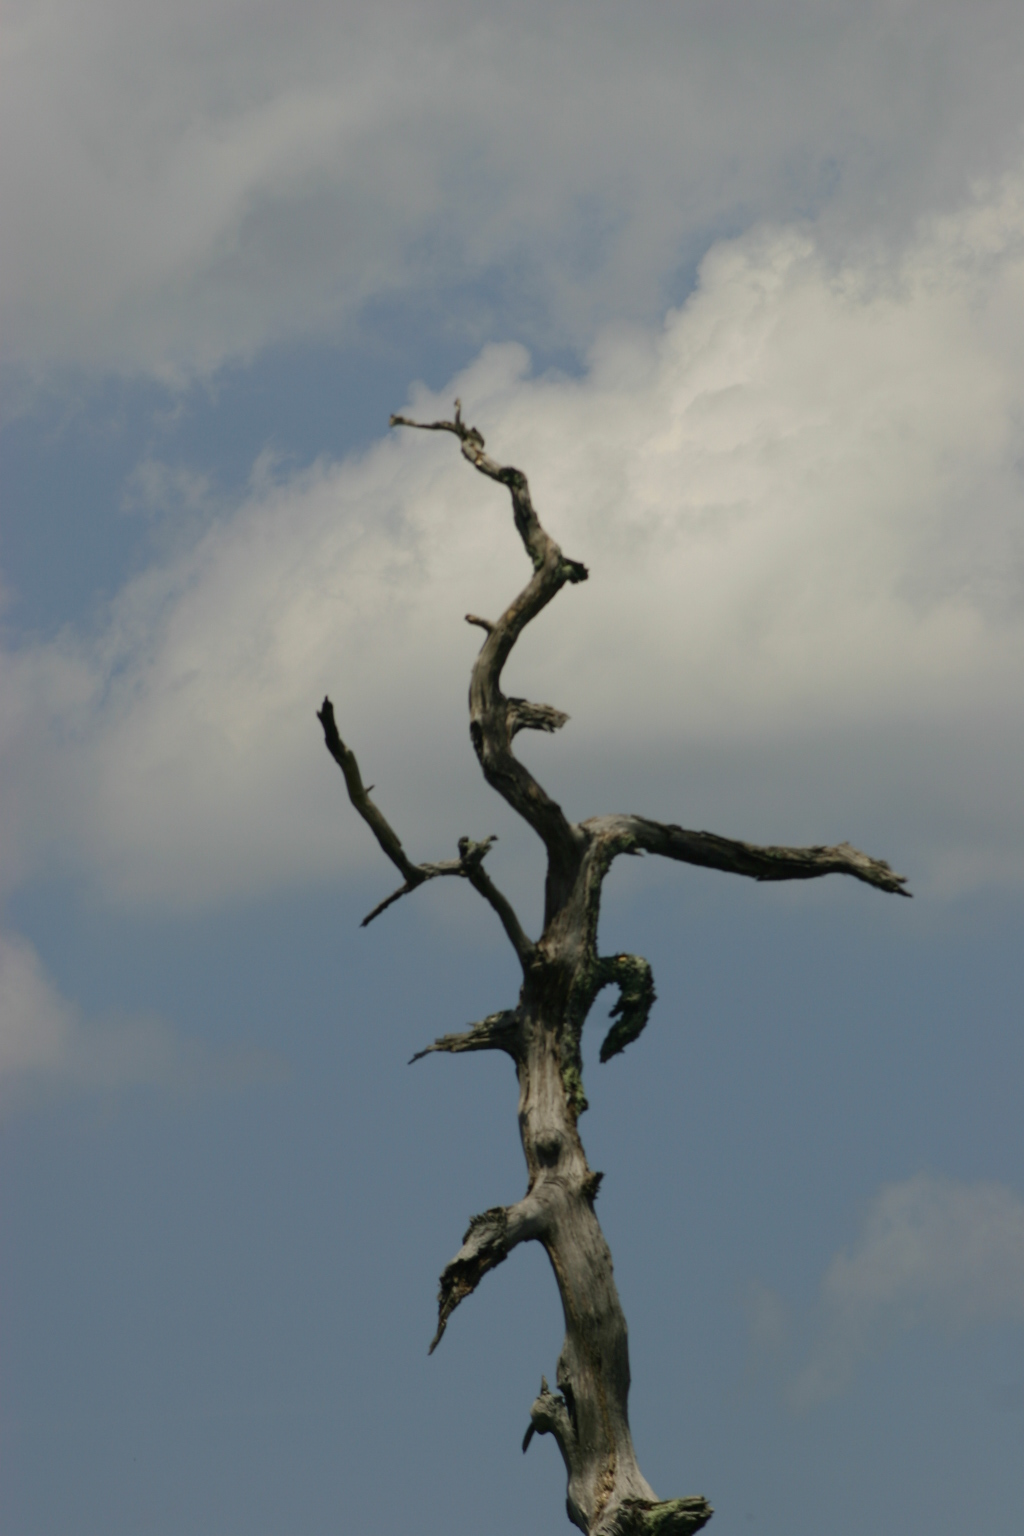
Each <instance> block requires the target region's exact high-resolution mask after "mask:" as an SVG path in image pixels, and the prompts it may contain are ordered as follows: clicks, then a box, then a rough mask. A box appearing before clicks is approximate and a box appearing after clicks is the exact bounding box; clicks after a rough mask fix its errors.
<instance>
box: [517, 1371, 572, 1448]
mask: <svg viewBox="0 0 1024 1536" xmlns="http://www.w3.org/2000/svg"><path fill="white" fill-rule="evenodd" d="M534 1435H554V1437H555V1439H556V1440H557V1441H558V1449H559V1450H560V1451H561V1453H562V1458H563V1460H564V1461H565V1465H566V1467H569V1466H570V1465H571V1457H572V1452H573V1450H574V1449H575V1444H576V1430H575V1428H574V1426H573V1422H572V1417H571V1415H570V1413H569V1409H568V1407H567V1406H566V1401H565V1398H564V1397H563V1396H562V1395H561V1393H559V1392H552V1390H551V1388H550V1387H549V1386H548V1384H547V1380H546V1379H545V1377H543V1376H542V1377H541V1379H540V1395H539V1396H538V1397H536V1398H534V1401H533V1407H532V1408H531V1409H530V1427H529V1429H528V1430H527V1431H526V1434H525V1435H524V1436H523V1452H524V1453H525V1452H526V1450H527V1449H528V1447H529V1444H530V1441H531V1440H532V1439H533V1437H534Z"/></svg>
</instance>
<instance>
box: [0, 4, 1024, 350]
mask: <svg viewBox="0 0 1024 1536" xmlns="http://www.w3.org/2000/svg"><path fill="white" fill-rule="evenodd" d="M4 33H5V48H6V57H7V66H6V80H7V85H6V89H5V94H4V112H5V114H6V117H7V122H6V126H5V128H4V132H3V134H2V136H0V144H2V146H3V149H2V156H3V159H2V162H0V165H2V176H3V185H4V206H5V209H6V218H5V220H4V233H3V241H4V245H3V265H4V271H5V274H6V276H5V294H6V297H5V300H4V305H5V308H4V311H3V324H4V332H5V336H6V351H7V356H8V361H9V362H10V363H18V362H20V363H21V364H23V365H24V366H25V367H27V368H29V369H30V370H34V371H36V372H37V373H40V372H41V373H43V374H45V373H46V372H47V370H50V369H54V368H57V369H60V368H61V367H63V366H67V365H81V366H85V367H87V368H101V369H102V368H117V369H123V370H126V371H129V372H132V371H135V370H142V371H148V372H151V373H155V374H157V375H159V376H161V377H164V378H168V379H181V378H185V377H188V376H189V375H191V374H192V373H194V372H195V371H196V370H199V371H209V370H212V369H216V368H217V366H218V365H219V364H221V363H222V362H223V361H224V360H225V359H226V358H229V357H237V356H244V355H247V354H249V353H251V352H252V351H253V350H254V349H257V348H259V347H261V346H262V345H264V344H266V343H267V342H270V341H273V340H275V339H280V338H286V337H295V336H303V335H309V334H312V333H316V334H317V335H323V334H324V333H325V332H327V333H333V334H338V335H340V334H343V333H344V330H345V327H346V326H348V325H351V324H352V323H353V322H354V319H355V317H356V316H357V315H358V313H359V311H360V307H361V306H362V305H363V304H364V303H365V302H366V301H367V300H368V299H382V298H387V297H389V296H391V297H393V296H395V295H396V294H404V295H407V296H412V297H413V298H416V297H417V296H418V297H419V298H421V299H422V300H423V302H424V303H425V304H428V305H429V304H437V303H442V304H443V305H444V306H445V307H446V309H447V310H449V311H450V313H449V317H448V318H449V323H450V324H453V325H456V326H457V325H459V324H460V323H464V324H466V325H467V327H468V328H469V332H470V333H471V332H472V329H473V327H474V326H475V325H480V324H482V325H483V327H484V330H485V332H490V333H492V334H493V328H494V324H495V321H496V319H497V321H498V323H500V324H501V326H502V327H503V328H506V327H507V326H509V325H512V326H516V327H518V328H519V329H520V331H521V332H522V333H523V334H529V333H530V331H531V328H532V329H533V330H534V331H535V332H536V334H537V335H543V336H544V337H545V338H546V339H547V340H549V341H550V340H551V339H555V340H556V341H557V340H561V341H562V342H568V343H570V344H575V345H579V344H581V343H586V342H587V341H589V340H590V339H591V338H592V336H593V335H594V333H595V331H596V329H597V328H598V326H599V325H600V323H601V322H603V321H606V320H609V319H612V318H620V319H629V320H640V321H645V322H649V321H650V320H651V319H653V318H654V316H655V315H656V314H657V313H658V312H659V310H660V309H661V308H662V307H663V305H664V302H665V293H666V288H665V285H666V283H671V281H672V280H673V274H674V273H675V272H676V271H677V269H678V268H679V267H680V266H681V265H682V266H683V267H686V266H687V264H689V263H692V262H693V260H694V259H695V257H696V256H697V255H699V253H700V252H701V251H702V250H703V248H704V247H705V246H706V245H707V244H708V243H709V240H710V239H711V238H712V236H713V235H714V234H715V233H720V232H721V231H722V230H723V229H730V230H736V229H741V228H744V227H746V226H748V225H749V224H750V223H752V222H756V221H757V220H759V219H763V218H765V217H771V218H774V219H778V220H784V221H789V220H791V219H793V218H794V217H806V216H813V217H814V218H815V220H816V221H817V224H818V228H819V238H820V239H822V240H824V241H826V243H831V245H832V247H833V248H834V249H846V250H849V249H852V248H853V247H854V246H857V247H860V246H864V244H865V242H867V243H868V244H870V243H871V242H877V241H881V242H882V243H883V245H884V244H885V243H886V242H890V241H892V240H893V239H895V240H896V241H897V243H898V242H899V241H900V240H901V239H903V238H905V237H906V236H908V235H909V233H910V232H911V230H912V229H913V226H914V223H915V221H916V219H917V218H918V217H919V216H920V215H921V213H922V212H923V211H925V210H927V209H931V208H935V207H941V206H953V205H955V204H956V203H957V202H959V201H960V200H961V199H962V197H963V195H964V193H965V191H966V189H967V186H968V184H969V183H970V181H971V180H972V179H973V178H976V177H978V176H979V175H986V174H989V175H992V174H999V173H1000V172H1001V170H1003V169H1004V168H1005V167H1006V166H1007V165H1008V164H1010V163H1011V162H1012V160H1013V159H1014V158H1015V157H1016V155H1017V153H1018V150H1019V129H1020V123H1021V116H1022V114H1021V109H1020V101H1019V80H1018V78H1017V61H1018V60H1019V58H1020V56H1021V52H1022V50H1024V13H1022V11H1021V8H1020V7H1019V6H1018V5H1016V4H1014V3H1012V0H977V3H976V4H973V5H971V6H967V5H964V4H963V3H962V0H905V3H901V4H898V5H897V4H896V3H894V0H875V3H867V4H865V3H858V4H854V3H853V0H835V3H833V4H831V5H827V6H822V5H821V4H820V3H818V0H813V3H812V0H773V3H771V4H767V3H761V4H759V3H753V4H752V3H751V0H715V3H713V4H712V3H710V0H704V3H698V4H695V5H687V6H685V7H681V6H673V7H666V6H664V5H660V4H653V3H646V4H645V3H638V4H637V5H634V6H631V7H630V9H629V12H628V15H627V13H625V12H623V11H622V9H621V7H617V6H612V5H610V4H606V3H605V4H602V3H598V4H589V5H586V6H584V5H582V4H566V5H560V6H557V7H552V6H550V5H548V4H544V5H541V4H539V3H535V0H522V3H519V4H513V5H505V6H502V7H500V8H492V9H491V10H490V11H488V10H481V8H480V7H479V6H469V5H467V4H464V3H462V0H420V3H417V4H416V5H412V4H403V3H400V0H391V3H390V4H388V5H387V6H385V7H380V6H370V5H366V4H352V3H349V4H346V5H343V6H328V5H324V4H322V3H320V0H298V3H296V4H295V5H292V6H289V7H288V8H287V9H286V10H283V9H282V8H280V7H276V6H272V5H269V4H266V5H261V6H256V7H253V6H245V7H239V6H237V5H235V4H231V3H229V0H209V3H207V4H204V5H203V6H198V5H183V6H175V7H174V8H173V10H166V9H165V10H159V9H154V8H152V7H139V6H137V5H131V4H128V3H126V0H97V3H96V4H94V5H91V6H90V7H89V8H88V11H85V10H83V9H82V8H81V7H77V6H74V5H72V4H71V3H70V0H52V3H51V4H49V5H47V6H45V7H40V6H38V5H34V4H32V5H30V4H28V3H25V0H22V3H20V4H19V3H15V4H14V5H12V6H10V7H8V8H7V11H6V17H5V23H4ZM474 284H475V285H477V292H476V297H475V298H468V297H467V294H466V292H465V289H466V285H469V286H470V287H472V285H474ZM487 294H491V295H492V297H491V298H488V297H487ZM494 295H497V298H494V297H493V296H494ZM506 333H507V332H506Z"/></svg>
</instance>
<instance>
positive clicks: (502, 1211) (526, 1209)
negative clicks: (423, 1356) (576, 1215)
mask: <svg viewBox="0 0 1024 1536" xmlns="http://www.w3.org/2000/svg"><path fill="white" fill-rule="evenodd" d="M543 1225H544V1212H543V1208H542V1206H541V1204H540V1202H539V1201H537V1200H534V1199H532V1198H531V1196H530V1195H525V1196H524V1197H523V1199H522V1200H520V1201H519V1202H518V1203H517V1204H516V1205H496V1206H494V1207H492V1209H491V1210H489V1211H484V1213H483V1215H482V1216H474V1217H473V1219H472V1221H471V1222H470V1224H469V1227H468V1228H467V1230H466V1235H465V1237H464V1238H463V1239H462V1247H461V1248H460V1249H459V1251H458V1253H457V1254H456V1255H455V1257H454V1259H452V1261H451V1263H450V1264H446V1265H445V1267H444V1270H443V1272H442V1275H441V1287H440V1290H439V1291H438V1293H437V1332H436V1333H435V1334H434V1338H433V1341H432V1343H431V1345H430V1350H429V1353H430V1354H433V1353H434V1350H435V1349H436V1348H437V1346H438V1344H440V1342H441V1337H442V1335H443V1333H444V1331H445V1329H446V1328H447V1326H448V1319H449V1317H451V1315H452V1313H453V1312H454V1311H455V1308H456V1307H457V1306H458V1305H459V1302H460V1301H464V1300H465V1298H466V1297H467V1296H470V1295H472V1293H473V1292H474V1291H475V1290H476V1288H477V1286H478V1285H479V1284H480V1281H481V1280H482V1279H483V1277H484V1275H486V1274H487V1272H488V1270H490V1269H496V1268H497V1266H498V1265H499V1264H503V1263H504V1261H505V1260H506V1259H507V1258H508V1256H509V1254H510V1253H511V1251H512V1249H513V1248H515V1247H516V1246H517V1244H519V1243H522V1242H526V1241H527V1240H528V1239H530V1238H535V1237H539V1236H540V1235H541V1231H542V1228H543Z"/></svg>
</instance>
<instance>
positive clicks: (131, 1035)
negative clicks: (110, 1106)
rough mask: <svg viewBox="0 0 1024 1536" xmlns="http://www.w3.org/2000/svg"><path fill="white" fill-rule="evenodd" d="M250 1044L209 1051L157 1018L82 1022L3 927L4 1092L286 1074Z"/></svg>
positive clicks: (240, 1081)
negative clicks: (43, 1085) (34, 1086)
mask: <svg viewBox="0 0 1024 1536" xmlns="http://www.w3.org/2000/svg"><path fill="white" fill-rule="evenodd" d="M281 1070H282V1067H281V1063H280V1062H277V1061H275V1060H273V1059H271V1058H270V1056H269V1055H267V1054H266V1053H261V1052H258V1051H252V1050H249V1049H244V1050H239V1051H235V1052H232V1051H229V1050H224V1049H220V1050H212V1049H211V1048H210V1047H208V1046H206V1045H205V1044H203V1043H202V1042H201V1041H198V1040H189V1039H186V1038H185V1037H184V1036H182V1035H180V1034H178V1033H177V1032H176V1031H175V1030H173V1029H172V1028H171V1027H170V1026H169V1025H168V1024H167V1023H165V1021H164V1020H162V1019H159V1018H156V1017H133V1018H123V1019H116V1020H107V1021H96V1020H84V1019H83V1018H82V1015H81V1012H80V1010H79V1009H78V1008H77V1007H76V1006H75V1004H73V1003H71V1002H69V1001H68V1000H67V998H65V997H64V996H63V994H62V993H61V992H60V990H59V988H57V987H56V986H55V985H54V983H53V982H52V981H51V979H50V978H49V977H48V976H47V975H46V972H45V970H44V968H43V966H42V963H41V961H40V959H39V955H38V954H37V952H36V950H35V948H34V947H33V945H32V944H30V943H29V941H28V940H27V939H26V938H24V937H23V936H22V935H21V934H17V933H11V932H6V933H4V932H0V1092H2V1093H3V1094H4V1095H5V1096H6V1094H7V1093H8V1092H9V1090H10V1089H11V1086H12V1085H13V1084H17V1085H18V1086H19V1087H22V1088H23V1087H24V1086H25V1085H26V1084H27V1083H35V1084H37V1085H38V1084H39V1083H49V1084H54V1083H59V1084H61V1085H63V1086H65V1087H75V1088H91V1089H97V1088H104V1089H110V1088H123V1087H128V1086H130V1085H133V1084H152V1085H157V1086H160V1087H165V1088H185V1089H195V1088H201V1087H232V1086H242V1085H244V1084H246V1083H251V1082H256V1081H267V1080H271V1079H273V1078H274V1077H278V1076H280V1074H281Z"/></svg>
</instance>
